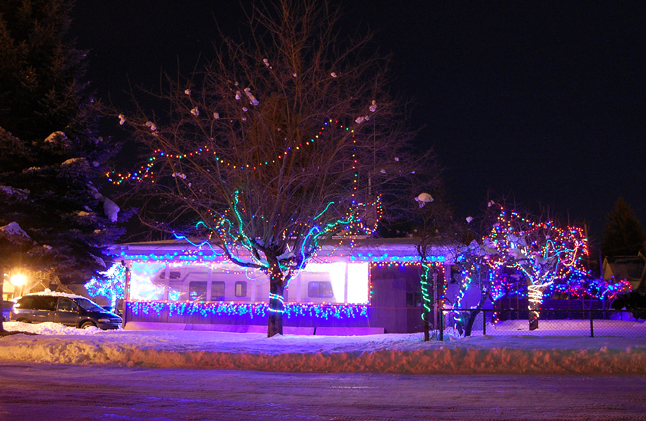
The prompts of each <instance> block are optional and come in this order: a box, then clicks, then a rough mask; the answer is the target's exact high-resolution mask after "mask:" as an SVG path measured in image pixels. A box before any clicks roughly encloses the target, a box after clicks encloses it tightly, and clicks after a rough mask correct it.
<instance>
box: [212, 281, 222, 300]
mask: <svg viewBox="0 0 646 421" xmlns="http://www.w3.org/2000/svg"><path fill="white" fill-rule="evenodd" d="M211 301H224V282H221V281H217V282H211Z"/></svg>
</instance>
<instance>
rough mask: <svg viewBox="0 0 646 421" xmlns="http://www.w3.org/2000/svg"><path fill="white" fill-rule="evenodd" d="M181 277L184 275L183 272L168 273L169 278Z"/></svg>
mask: <svg viewBox="0 0 646 421" xmlns="http://www.w3.org/2000/svg"><path fill="white" fill-rule="evenodd" d="M181 277H182V274H181V273H180V272H171V273H170V274H169V275H168V278H169V279H179V278H181Z"/></svg>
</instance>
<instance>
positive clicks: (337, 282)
mask: <svg viewBox="0 0 646 421" xmlns="http://www.w3.org/2000/svg"><path fill="white" fill-rule="evenodd" d="M112 253H114V254H115V255H116V256H117V259H118V260H122V261H123V262H124V263H125V264H126V266H127V267H129V269H130V276H129V281H128V282H127V285H126V291H125V297H126V320H127V321H128V322H157V323H182V324H187V325H190V326H192V328H193V329H196V330H197V329H200V330H211V329H212V330H226V329H225V327H227V326H228V327H231V326H255V325H260V326H266V325H267V312H268V306H267V301H268V297H269V279H268V278H267V276H265V275H264V274H263V273H262V272H260V271H259V270H255V269H247V268H243V267H240V266H237V265H234V264H233V263H231V262H229V261H227V260H226V258H225V257H224V256H223V255H222V253H221V252H219V251H218V250H213V249H211V248H209V247H207V246H201V247H198V246H194V245H192V244H190V243H188V242H185V241H163V242H151V243H131V244H122V245H116V246H114V247H113V249H112ZM430 260H431V261H432V262H434V263H433V267H434V273H435V277H434V282H437V284H438V285H440V286H441V285H443V281H444V273H445V271H446V268H448V267H450V266H449V265H448V264H449V263H450V262H447V261H446V260H447V259H446V257H445V256H444V255H442V254H438V255H434V256H432V257H431V259H430ZM418 262H419V256H418V255H417V251H416V249H415V239H412V238H410V239H380V240H375V239H360V240H355V241H354V245H353V247H349V246H335V247H328V246H324V247H323V249H322V250H321V251H320V252H319V253H318V256H317V257H316V258H315V259H313V260H312V261H311V262H310V263H308V265H307V266H306V267H305V268H304V269H303V270H301V271H300V273H299V274H298V275H297V276H295V277H294V278H292V279H291V280H290V282H289V284H288V286H287V288H286V289H285V296H284V298H285V313H284V316H283V324H284V326H285V332H286V333H289V332H290V330H292V331H296V330H298V329H297V328H309V329H311V330H312V331H313V330H314V329H315V328H335V329H342V328H376V329H375V330H374V331H375V332H377V331H379V330H383V331H385V332H386V333H404V332H416V331H420V330H421V329H422V323H421V300H422V297H421V289H420V273H421V267H420V265H419V263H418ZM449 270H450V269H449Z"/></svg>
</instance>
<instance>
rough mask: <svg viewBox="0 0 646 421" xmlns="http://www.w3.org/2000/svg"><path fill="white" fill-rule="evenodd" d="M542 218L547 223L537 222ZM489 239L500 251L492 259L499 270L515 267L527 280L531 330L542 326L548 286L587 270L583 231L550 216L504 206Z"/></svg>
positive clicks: (492, 263)
mask: <svg viewBox="0 0 646 421" xmlns="http://www.w3.org/2000/svg"><path fill="white" fill-rule="evenodd" d="M540 220H546V222H536V221H540ZM486 241H487V242H488V245H489V246H491V247H493V248H495V249H496V251H497V253H495V258H494V254H492V258H491V259H490V260H489V265H490V266H491V267H492V268H494V270H495V271H497V272H500V271H501V270H502V269H504V268H505V267H507V268H513V269H515V270H516V271H517V273H518V274H519V275H520V276H521V277H522V278H523V279H525V280H526V285H527V298H528V301H529V304H528V310H529V329H530V330H535V329H538V317H539V312H540V309H541V304H542V302H543V294H544V292H545V291H546V289H547V288H548V287H551V286H554V285H556V284H565V283H567V282H568V279H569V278H570V277H571V276H572V275H573V274H575V273H581V274H585V273H586V270H585V268H584V267H583V259H584V258H585V257H586V256H587V254H588V244H587V238H586V237H585V235H584V233H583V230H582V229H581V228H578V227H573V226H567V227H564V228H561V227H559V226H558V225H557V224H556V223H555V222H554V221H552V220H550V218H549V215H547V217H545V218H542V217H539V218H532V217H529V216H524V215H521V214H520V213H518V212H517V211H515V210H509V209H505V208H501V211H500V215H499V216H498V221H497V222H496V223H495V224H494V226H493V229H492V230H491V233H490V234H489V236H488V237H487V238H486ZM498 278H500V277H498Z"/></svg>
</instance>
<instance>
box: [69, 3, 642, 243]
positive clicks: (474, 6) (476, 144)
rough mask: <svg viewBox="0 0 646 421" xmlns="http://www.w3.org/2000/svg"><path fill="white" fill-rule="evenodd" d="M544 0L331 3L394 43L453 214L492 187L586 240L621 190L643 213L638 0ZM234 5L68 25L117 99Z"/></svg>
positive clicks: (192, 55) (81, 10)
mask: <svg viewBox="0 0 646 421" xmlns="http://www.w3.org/2000/svg"><path fill="white" fill-rule="evenodd" d="M242 3H244V4H246V2H242ZM337 3H339V2H337V1H334V2H333V4H337ZM529 3H531V4H529ZM546 3H547V2H523V1H514V2H472V3H471V2H435V1H429V0H426V1H392V0H389V1H386V0H372V1H364V0H361V1H359V0H354V1H351V0H347V1H345V2H343V3H342V5H343V6H342V7H343V8H344V9H345V10H346V12H347V17H346V19H345V20H344V25H347V26H348V30H350V31H352V30H354V29H355V28H356V27H360V28H370V29H372V30H376V31H377V35H376V38H375V40H376V42H377V43H378V45H379V46H380V48H382V50H383V51H385V52H392V53H393V62H392V71H393V77H394V80H393V83H392V90H393V91H395V92H401V93H402V94H403V95H404V97H406V98H409V99H411V100H412V102H413V104H414V108H413V112H412V121H411V123H412V125H413V127H423V129H422V131H421V132H420V134H419V136H418V139H417V141H416V142H417V144H418V145H419V147H420V148H423V147H430V146H432V147H433V148H434V149H435V151H436V152H437V154H438V156H439V159H440V161H441V162H442V163H443V165H444V166H446V172H445V174H444V178H445V180H446V184H447V188H448V192H449V195H450V198H451V199H452V201H453V203H454V205H455V207H456V211H457V213H458V215H460V216H462V217H466V216H467V215H470V214H474V215H475V214H477V213H478V212H479V210H480V209H481V208H482V207H483V205H484V203H485V201H486V197H487V192H488V191H489V192H490V193H491V194H492V195H493V197H499V196H501V195H506V196H507V197H508V198H509V199H510V200H512V201H514V200H515V202H516V203H518V204H520V205H521V206H522V207H523V208H525V209H528V210H531V211H533V212H537V211H538V210H539V206H550V209H551V210H553V211H554V212H556V213H557V214H559V215H560V216H561V217H562V218H563V220H564V221H565V222H567V218H568V217H569V220H570V222H572V223H574V222H577V223H582V222H583V220H587V221H588V222H589V224H590V229H591V234H592V237H593V238H592V240H593V242H596V241H598V238H599V236H600V235H601V230H602V227H603V223H604V220H605V216H606V215H607V214H608V212H610V211H611V210H612V208H613V206H614V203H615V201H616V200H617V198H618V197H619V196H620V195H621V196H623V197H624V199H625V200H626V201H627V202H628V203H629V204H630V205H631V206H632V207H633V209H634V210H635V211H636V213H637V216H638V217H639V218H640V219H641V220H642V222H646V194H645V190H646V170H645V169H644V168H643V166H642V164H643V162H644V160H645V158H646V99H645V98H646V96H645V95H646V30H645V29H644V28H645V27H646V25H645V24H644V18H645V17H646V2H644V1H633V2H622V1H605V2H598V1H597V2H595V1H588V2H571V3H567V4H563V3H564V2H554V3H553V4H551V5H550V6H547V5H546ZM242 10H243V8H242V6H241V3H240V2H239V1H237V0H235V1H229V0H226V1H225V0H219V1H215V0H213V1H198V0H191V1H179V0H176V1H170V0H155V1H143V0H137V1H109V2H108V1H105V0H81V1H78V2H77V5H76V7H75V9H74V19H75V20H74V22H73V25H72V29H71V36H72V37H74V38H76V42H77V44H76V45H77V47H79V48H83V49H90V50H91V53H90V54H89V64H90V67H89V71H88V79H89V80H90V81H91V82H92V86H93V88H94V89H96V90H97V92H98V94H99V96H100V97H101V98H103V100H104V101H106V102H109V101H112V102H113V103H114V104H115V105H117V106H124V107H125V106H126V105H127V98H128V95H127V94H126V93H125V92H124V91H127V90H128V89H129V87H128V86H129V83H130V84H132V85H133V86H135V85H141V84H143V85H145V86H148V87H151V86H155V85H156V84H158V82H159V76H160V72H161V70H162V69H163V70H164V71H168V72H170V73H175V72H176V71H177V69H178V65H179V68H180V69H181V70H182V71H183V72H184V73H188V72H189V71H190V70H192V69H193V67H194V66H195V64H196V63H197V62H198V57H199V55H200V53H201V54H202V57H206V58H209V57H211V56H212V54H211V52H212V51H213V49H212V41H213V40H214V39H215V36H216V30H215V28H216V23H215V22H216V21H217V25H218V26H219V27H220V28H221V29H222V30H223V31H224V32H225V33H233V32H236V33H237V32H238V31H239V30H240V29H241V28H243V25H242V24H241V22H242V21H243V20H244V14H243V12H242ZM115 125H116V123H115ZM114 135H116V136H123V133H122V132H119V131H115V133H114ZM595 237H596V238H595Z"/></svg>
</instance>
